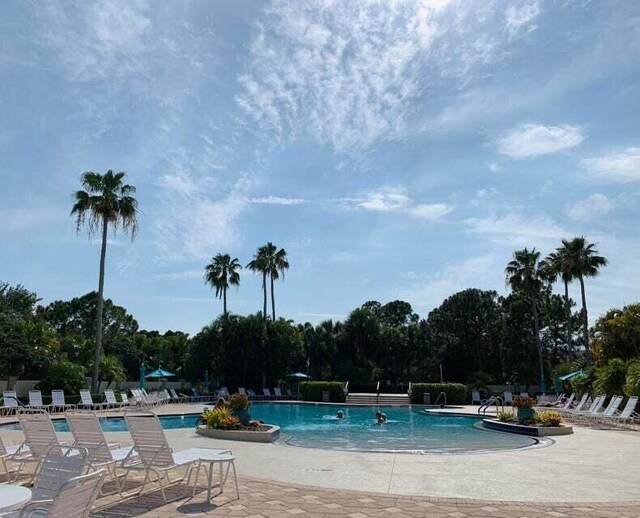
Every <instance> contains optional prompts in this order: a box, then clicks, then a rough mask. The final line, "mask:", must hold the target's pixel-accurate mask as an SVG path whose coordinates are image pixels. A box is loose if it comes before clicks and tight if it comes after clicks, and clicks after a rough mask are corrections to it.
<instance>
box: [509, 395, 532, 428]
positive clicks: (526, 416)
mask: <svg viewBox="0 0 640 518" xmlns="http://www.w3.org/2000/svg"><path fill="white" fill-rule="evenodd" d="M533 404H534V401H533V398H530V397H525V396H515V397H514V398H513V406H514V408H517V409H518V422H519V423H520V424H526V423H530V422H531V421H533V417H534V415H535V411H534V410H533Z"/></svg>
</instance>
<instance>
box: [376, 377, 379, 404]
mask: <svg viewBox="0 0 640 518" xmlns="http://www.w3.org/2000/svg"><path fill="white" fill-rule="evenodd" d="M376 403H380V382H379V381H378V382H377V383H376Z"/></svg>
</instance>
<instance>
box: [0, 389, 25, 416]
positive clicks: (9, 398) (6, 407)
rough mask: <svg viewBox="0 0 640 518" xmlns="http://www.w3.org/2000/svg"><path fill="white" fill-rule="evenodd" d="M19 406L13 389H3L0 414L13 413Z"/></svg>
mask: <svg viewBox="0 0 640 518" xmlns="http://www.w3.org/2000/svg"><path fill="white" fill-rule="evenodd" d="M19 407H20V402H19V401H18V395H17V394H16V391H15V390H5V391H4V392H3V393H2V406H1V407H0V415H10V414H15V413H16V411H17V410H18V408H19Z"/></svg>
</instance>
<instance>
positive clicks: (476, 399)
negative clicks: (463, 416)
mask: <svg viewBox="0 0 640 518" xmlns="http://www.w3.org/2000/svg"><path fill="white" fill-rule="evenodd" d="M520 397H529V393H528V392H520ZM486 401H488V399H483V398H482V397H481V396H480V391H479V390H477V389H473V390H472V391H471V402H472V404H476V403H478V404H481V405H484V404H485V402H486ZM502 402H503V403H504V404H505V405H512V404H513V392H511V391H510V390H505V391H504V392H503V393H502Z"/></svg>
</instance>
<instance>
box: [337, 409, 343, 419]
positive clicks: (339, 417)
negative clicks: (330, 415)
mask: <svg viewBox="0 0 640 518" xmlns="http://www.w3.org/2000/svg"><path fill="white" fill-rule="evenodd" d="M336 417H337V418H338V419H344V413H343V412H342V410H338V413H337V414H336Z"/></svg>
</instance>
